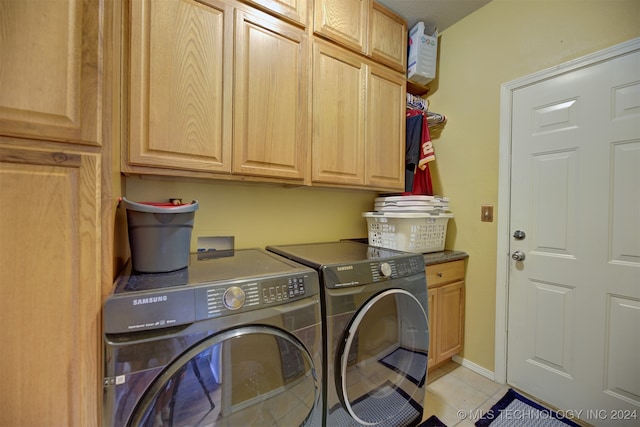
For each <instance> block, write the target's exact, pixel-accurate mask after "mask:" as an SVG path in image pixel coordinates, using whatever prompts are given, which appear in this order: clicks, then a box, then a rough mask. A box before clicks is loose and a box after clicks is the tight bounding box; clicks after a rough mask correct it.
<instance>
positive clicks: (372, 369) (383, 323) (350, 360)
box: [334, 289, 429, 425]
mask: <svg viewBox="0 0 640 427" xmlns="http://www.w3.org/2000/svg"><path fill="white" fill-rule="evenodd" d="M428 323H429V320H428V318H427V315H426V313H425V310H424V309H423V307H422V305H421V304H420V302H419V301H418V299H417V298H416V297H415V296H413V295H412V294H411V293H409V292H407V291H405V290H402V289H389V290H386V291H383V292H381V293H379V294H377V295H375V296H373V297H371V298H370V299H369V300H368V301H367V302H366V303H365V304H364V305H363V306H362V307H361V308H360V310H359V311H358V312H357V313H356V314H355V315H354V317H353V318H352V320H351V322H350V324H349V327H348V328H347V330H346V331H345V333H344V335H343V340H342V343H341V346H340V348H339V349H338V351H337V354H336V364H337V365H338V366H339V369H335V371H334V373H335V382H336V390H338V397H339V398H340V401H341V403H342V405H343V406H344V408H345V409H346V411H347V412H348V413H349V415H350V416H351V417H353V418H354V419H355V420H356V421H357V422H359V423H360V424H363V425H378V424H382V423H385V425H387V424H386V423H387V422H390V424H389V425H408V424H409V423H411V422H413V421H414V420H416V419H417V420H418V421H419V420H420V419H419V418H420V417H421V416H422V405H423V398H424V384H425V381H426V377H427V359H428V350H429V327H428ZM338 366H336V367H338ZM398 423H399V424H398Z"/></svg>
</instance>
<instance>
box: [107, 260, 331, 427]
mask: <svg viewBox="0 0 640 427" xmlns="http://www.w3.org/2000/svg"><path fill="white" fill-rule="evenodd" d="M215 255H219V254H215ZM225 255H229V256H223V257H212V256H211V254H208V253H204V254H193V255H191V257H190V262H189V266H188V267H186V268H184V269H181V270H178V271H174V272H170V273H159V274H141V273H136V272H132V271H127V272H125V273H124V274H123V275H122V276H121V277H120V278H119V279H118V280H117V282H116V286H115V290H114V292H113V294H112V295H110V296H109V297H108V299H107V300H106V302H105V304H104V310H103V328H104V349H105V353H104V364H105V366H104V405H103V406H104V414H103V415H104V416H103V421H104V422H103V425H104V426H117V427H122V426H135V427H139V426H150V427H151V426H153V427H159V426H205V425H206V426H249V425H254V426H263V425H264V426H267V425H269V426H286V427H290V426H301V425H302V426H314V427H315V426H318V427H319V426H321V424H322V414H323V408H322V399H321V373H322V361H321V354H322V339H321V315H320V300H319V282H318V275H317V272H316V271H314V270H313V269H310V268H308V267H305V266H302V265H300V264H297V263H294V262H292V261H290V260H287V259H285V258H282V257H279V256H277V255H275V254H272V253H268V252H266V251H264V250H262V249H247V250H238V251H232V252H229V253H226V254H225Z"/></svg>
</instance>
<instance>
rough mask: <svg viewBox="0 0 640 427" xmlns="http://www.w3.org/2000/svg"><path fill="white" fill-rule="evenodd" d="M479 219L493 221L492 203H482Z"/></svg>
mask: <svg viewBox="0 0 640 427" xmlns="http://www.w3.org/2000/svg"><path fill="white" fill-rule="evenodd" d="M480 221H482V222H493V205H482V211H481V213H480Z"/></svg>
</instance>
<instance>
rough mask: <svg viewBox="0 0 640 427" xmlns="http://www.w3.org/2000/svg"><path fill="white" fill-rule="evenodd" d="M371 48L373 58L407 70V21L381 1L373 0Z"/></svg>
mask: <svg viewBox="0 0 640 427" xmlns="http://www.w3.org/2000/svg"><path fill="white" fill-rule="evenodd" d="M370 10H371V15H370V19H369V25H370V30H369V49H368V54H369V56H370V57H371V58H373V59H375V60H376V61H378V62H381V63H383V64H385V65H388V66H389V67H391V68H393V69H395V70H397V71H400V72H401V73H403V74H404V73H406V71H407V40H408V35H407V22H406V21H405V20H404V18H402V17H401V16H399V15H396V14H395V13H393V12H392V11H390V10H389V9H387V8H386V7H384V6H382V5H381V4H380V3H377V2H375V1H374V2H371V9H370Z"/></svg>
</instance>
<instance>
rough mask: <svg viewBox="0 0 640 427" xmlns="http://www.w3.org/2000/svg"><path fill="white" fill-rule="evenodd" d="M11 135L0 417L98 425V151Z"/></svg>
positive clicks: (4, 155) (0, 245) (2, 257)
mask: <svg viewBox="0 0 640 427" xmlns="http://www.w3.org/2000/svg"><path fill="white" fill-rule="evenodd" d="M11 142H12V141H11V139H8V138H4V137H0V186H1V188H2V196H3V197H4V201H5V203H4V204H3V206H2V207H0V313H1V316H2V328H0V340H1V342H2V351H1V352H0V372H2V376H1V377H0V378H1V379H2V386H1V387H0V402H1V406H2V410H0V426H21V427H27V426H43V425H56V426H70V427H85V426H86V427H91V426H96V425H98V420H99V411H98V407H99V401H100V396H99V395H98V393H99V390H101V389H102V387H101V383H100V382H99V379H100V375H101V373H100V372H99V366H100V363H99V361H100V353H99V351H100V306H101V300H100V287H101V264H100V261H101V248H102V244H103V241H102V239H101V216H100V203H101V202H100V198H101V191H100V173H101V156H100V154H99V153H83V152H69V151H60V150H55V149H49V148H45V147H44V145H43V146H42V147H41V148H39V149H34V148H33V147H31V146H29V147H27V148H23V147H11V146H8V145H7V144H9V143H11ZM32 145H33V146H36V145H37V143H36V142H35V141H33V142H32Z"/></svg>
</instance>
